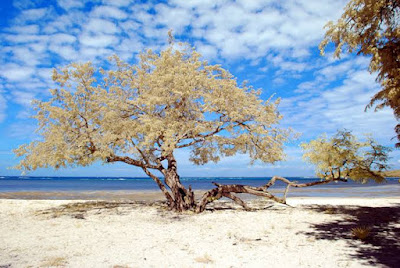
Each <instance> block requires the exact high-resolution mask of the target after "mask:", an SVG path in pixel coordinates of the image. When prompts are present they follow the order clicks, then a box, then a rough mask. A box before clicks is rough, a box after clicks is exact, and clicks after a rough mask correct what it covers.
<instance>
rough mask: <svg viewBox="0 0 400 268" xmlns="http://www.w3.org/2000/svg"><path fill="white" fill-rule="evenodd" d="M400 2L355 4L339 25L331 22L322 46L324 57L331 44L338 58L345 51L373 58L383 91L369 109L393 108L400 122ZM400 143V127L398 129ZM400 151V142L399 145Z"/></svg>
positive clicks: (372, 66)
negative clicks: (374, 107) (331, 43)
mask: <svg viewBox="0 0 400 268" xmlns="http://www.w3.org/2000/svg"><path fill="white" fill-rule="evenodd" d="M399 18H400V1H398V0H351V1H350V2H349V3H348V4H347V6H346V7H345V10H344V13H343V15H342V16H341V18H339V20H338V21H337V22H336V23H333V22H332V21H331V22H329V23H328V24H327V25H326V26H325V27H326V28H327V31H326V34H325V38H324V39H323V41H322V42H321V43H320V50H321V53H322V54H323V53H324V50H325V47H326V46H327V44H328V43H330V42H333V43H334V45H335V48H336V49H335V53H334V55H335V56H336V57H340V55H341V54H342V52H343V50H345V51H347V52H349V53H352V52H354V51H356V52H357V54H361V55H366V56H371V61H370V65H369V70H370V72H371V73H372V72H377V81H378V82H380V84H381V86H382V89H381V90H380V91H379V92H378V93H376V94H375V95H374V96H373V97H372V99H371V101H370V103H369V104H368V106H367V108H369V107H372V106H374V105H376V109H378V110H379V109H382V108H383V107H386V106H388V107H390V108H392V109H393V111H394V115H395V117H396V119H397V120H399V119H400V21H399ZM395 131H396V133H397V138H398V140H399V141H400V124H398V125H397V126H396V127H395ZM396 146H397V147H400V142H399V143H397V144H396Z"/></svg>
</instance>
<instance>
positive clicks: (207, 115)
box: [15, 44, 288, 211]
mask: <svg viewBox="0 0 400 268" xmlns="http://www.w3.org/2000/svg"><path fill="white" fill-rule="evenodd" d="M110 61H111V62H112V64H114V66H115V68H112V69H109V70H103V69H99V70H96V69H95V67H94V66H93V65H92V64H91V63H84V64H78V63H73V64H70V65H69V66H67V67H66V68H64V69H61V70H54V72H53V80H54V81H55V82H56V83H58V85H59V87H58V88H57V89H53V90H51V94H52V97H51V99H50V100H49V101H44V102H42V101H36V104H35V106H36V111H37V114H36V119H37V120H38V122H39V129H38V133H39V134H40V135H41V139H39V140H36V141H33V142H32V143H30V144H25V145H22V146H20V147H19V148H18V149H17V150H15V152H16V154H17V156H20V157H22V160H21V162H20V164H19V165H18V168H19V169H22V170H26V171H30V170H35V169H37V168H40V167H45V168H47V167H54V168H56V169H57V168H60V167H67V166H87V165H90V164H92V163H93V162H96V161H102V162H106V163H113V162H123V163H126V164H129V165H133V166H136V167H139V168H141V169H142V170H143V171H144V172H145V173H146V174H147V175H148V176H149V177H151V178H152V179H153V180H154V181H155V182H156V183H157V185H158V186H159V188H160V189H161V191H162V192H163V193H164V195H165V198H166V199H167V202H168V204H169V206H170V207H171V209H174V210H177V211H183V210H188V209H193V210H194V209H196V208H197V211H203V210H204V208H205V206H206V205H207V204H208V203H209V202H211V201H213V200H215V199H218V198H221V197H222V196H225V197H228V198H231V199H233V200H234V201H236V202H238V203H239V204H241V205H243V206H244V203H243V201H242V200H240V199H239V198H238V197H237V196H235V195H234V193H235V192H236V193H241V192H247V193H251V194H256V195H260V196H265V197H269V198H272V199H274V198H275V197H274V196H273V195H272V194H270V193H268V192H267V191H264V190H263V189H256V188H254V187H247V186H243V187H242V186H241V185H240V186H238V185H233V186H232V185H230V186H229V187H230V188H229V187H228V188H226V187H227V186H224V187H225V188H224V187H222V186H217V188H216V189H219V190H215V189H214V190H210V192H207V193H206V194H205V195H204V196H203V198H202V199H201V200H200V201H199V202H198V203H197V201H196V200H195V197H194V193H193V191H192V189H191V188H190V187H189V188H186V187H185V186H184V185H182V183H181V181H180V177H179V173H178V164H177V160H176V158H175V151H176V150H178V149H185V148H186V149H187V150H190V152H191V157H190V160H191V161H192V162H193V163H195V164H200V165H201V164H205V163H208V162H210V161H214V162H217V161H218V160H219V159H220V157H221V156H223V157H227V156H232V155H234V154H236V153H241V154H249V155H250V158H251V159H252V161H262V162H266V163H274V162H276V161H279V160H282V159H283V157H284V154H283V149H282V145H283V143H284V142H285V141H286V139H287V137H288V132H287V131H286V130H283V129H280V128H278V127H277V124H278V122H279V120H280V119H281V115H279V113H278V112H277V110H276V109H277V104H278V100H277V101H272V100H266V101H263V100H261V99H260V93H261V92H260V91H259V90H254V89H253V88H252V87H249V86H246V85H238V83H237V81H236V79H235V77H233V76H232V75H231V74H230V73H229V72H228V71H226V70H224V69H223V68H222V67H221V66H219V65H210V64H208V63H207V62H205V61H201V60H200V55H199V54H198V53H197V52H196V51H195V50H193V49H191V48H189V47H188V46H187V45H181V46H180V47H179V49H176V46H175V44H171V45H170V46H169V47H168V48H167V49H165V50H163V51H162V52H161V53H159V54H158V53H154V52H152V51H151V50H149V51H147V52H146V53H143V54H141V55H140V62H139V63H138V64H136V65H130V64H128V63H126V62H123V61H122V60H121V59H119V58H118V57H117V56H114V57H112V58H111V59H110ZM199 175H201V174H199ZM159 176H160V177H161V178H160V177H159ZM277 200H278V201H281V202H282V200H281V199H279V198H278V199H277Z"/></svg>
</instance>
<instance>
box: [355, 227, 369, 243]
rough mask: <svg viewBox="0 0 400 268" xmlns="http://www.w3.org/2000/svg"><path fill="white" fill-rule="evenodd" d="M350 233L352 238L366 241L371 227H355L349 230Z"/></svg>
mask: <svg viewBox="0 0 400 268" xmlns="http://www.w3.org/2000/svg"><path fill="white" fill-rule="evenodd" d="M351 233H352V234H353V237H356V238H358V239H360V240H365V239H367V238H368V237H369V236H370V234H371V227H369V226H357V227H354V228H352V229H351Z"/></svg>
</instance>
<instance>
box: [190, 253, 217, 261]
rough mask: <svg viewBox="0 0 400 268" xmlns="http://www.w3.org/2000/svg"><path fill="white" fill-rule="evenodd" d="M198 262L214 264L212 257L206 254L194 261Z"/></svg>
mask: <svg viewBox="0 0 400 268" xmlns="http://www.w3.org/2000/svg"><path fill="white" fill-rule="evenodd" d="M194 260H195V261H196V262H200V263H213V262H214V261H213V259H211V257H210V256H209V255H208V254H207V253H206V254H204V256H203V257H197V258H195V259H194Z"/></svg>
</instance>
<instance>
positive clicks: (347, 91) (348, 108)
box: [0, 0, 395, 169]
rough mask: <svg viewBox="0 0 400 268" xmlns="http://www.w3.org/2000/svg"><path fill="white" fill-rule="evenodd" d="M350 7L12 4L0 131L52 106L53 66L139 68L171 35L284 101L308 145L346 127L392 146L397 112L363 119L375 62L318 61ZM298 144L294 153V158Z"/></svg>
mask: <svg viewBox="0 0 400 268" xmlns="http://www.w3.org/2000/svg"><path fill="white" fill-rule="evenodd" d="M346 2H347V0H340V1H337V0H335V1H334V0H318V1H317V0H288V1H271V0H265V1H247V0H236V1H234V0H203V1H195V0H187V1H178V0H171V1H160V2H142V1H127V0H96V1H88V0H82V1H81V0H56V1H25V0H19V1H14V8H15V10H13V12H14V13H15V14H16V16H15V17H14V18H13V19H12V20H11V21H9V22H8V26H7V27H4V29H3V30H2V31H1V33H0V39H1V41H2V44H3V46H2V47H1V48H0V53H1V55H2V57H1V59H0V61H1V64H0V123H1V122H4V120H5V119H6V118H7V117H10V116H11V117H12V116H13V117H15V120H17V121H18V120H19V119H21V120H22V119H23V118H25V119H26V118H27V117H28V116H29V107H30V102H31V100H32V99H35V98H36V99H42V100H45V99H47V98H48V89H49V88H52V87H54V84H53V82H52V81H51V77H50V74H51V69H52V68H54V67H59V66H63V65H66V64H68V63H70V62H71V61H89V60H90V61H93V62H94V63H95V64H99V65H101V64H102V63H103V60H104V59H106V58H107V57H108V56H110V55H112V54H118V55H120V57H121V58H123V59H124V60H127V61H130V62H132V63H133V62H135V61H136V58H137V54H138V53H139V52H141V51H143V50H144V49H145V48H152V49H154V50H160V49H161V48H163V47H165V45H166V41H167V31H168V30H169V29H173V30H174V34H175V36H176V38H177V40H182V41H188V42H189V43H190V44H192V45H194V46H195V47H196V49H197V50H198V51H199V52H200V53H202V55H203V57H204V58H205V59H207V60H209V61H210V62H212V63H222V64H223V65H224V66H225V65H226V66H228V67H229V69H230V70H231V71H232V72H233V73H234V74H235V75H236V76H238V78H239V80H240V81H242V80H245V79H249V78H250V84H252V82H254V83H256V84H257V85H260V86H261V87H263V88H264V89H265V88H270V89H272V90H273V91H274V92H276V96H277V97H282V103H281V106H280V109H281V110H280V111H281V113H282V114H283V115H284V116H285V119H284V121H283V123H284V124H285V125H287V126H292V127H293V128H294V129H295V130H296V131H299V132H302V133H303V138H302V139H305V140H307V139H310V138H315V137H316V136H317V135H319V134H320V133H321V132H329V133H332V132H334V131H335V130H336V129H340V128H349V129H353V130H354V131H355V132H356V133H362V132H373V133H374V134H375V135H376V136H377V138H378V139H379V140H381V141H382V142H383V143H385V144H391V141H390V138H391V137H392V136H393V135H394V131H393V129H392V128H393V126H394V125H395V119H394V118H393V115H392V113H391V111H390V110H383V111H381V112H379V113H378V114H374V113H373V112H372V111H370V112H367V113H365V112H364V108H365V105H366V104H367V103H368V100H369V99H370V97H371V96H372V95H373V93H374V92H376V91H377V90H378V85H377V84H376V83H375V81H374V75H370V74H369V73H368V71H367V70H366V68H367V66H368V61H369V60H368V59H366V58H363V57H353V56H345V57H343V58H342V59H341V60H333V59H332V57H330V56H329V53H327V54H328V56H326V57H320V56H319V55H318V54H319V52H318V49H317V46H318V43H319V41H320V40H321V39H322V37H323V34H324V29H323V26H324V25H325V24H326V22H327V21H329V20H334V19H336V18H338V17H339V16H340V14H341V13H342V9H343V7H344V6H345V4H346ZM231 67H232V68H231ZM264 94H265V95H263V96H264V97H265V98H268V97H269V95H268V94H267V93H264ZM10 107H12V110H13V112H10V111H9V110H10ZM15 111H17V112H16V113H15ZM29 123H32V122H31V121H30V122H29ZM15 125H16V126H19V125H21V124H20V123H19V122H17V123H16V124H15ZM295 146H297V145H293V146H292V147H290V148H289V151H290V150H291V151H290V152H292V153H293V154H294V152H295V151H296V150H297V149H296V147H295ZM0 149H1V148H0ZM296 152H297V151H296ZM296 155H297V156H296V157H295V158H296V159H298V155H299V154H298V153H296ZM296 161H297V160H296ZM296 163H297V164H298V162H296ZM297 164H296V165H297ZM281 167H282V169H283V168H284V167H283V165H281Z"/></svg>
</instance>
